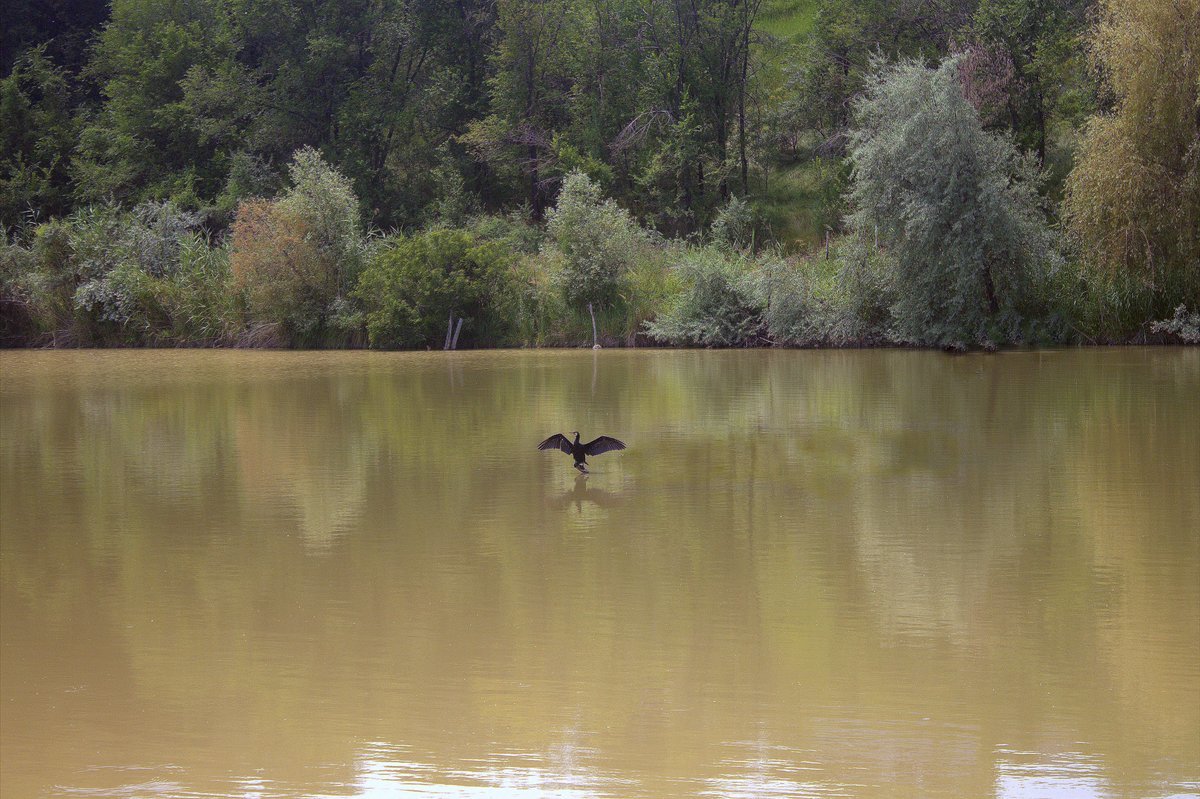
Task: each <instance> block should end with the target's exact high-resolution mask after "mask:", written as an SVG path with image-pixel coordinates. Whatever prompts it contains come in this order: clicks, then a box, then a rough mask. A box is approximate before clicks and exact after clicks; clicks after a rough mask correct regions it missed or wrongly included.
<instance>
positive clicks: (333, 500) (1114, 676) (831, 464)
mask: <svg viewBox="0 0 1200 799" xmlns="http://www.w3.org/2000/svg"><path fill="white" fill-rule="evenodd" d="M576 428H579V429H581V430H582V431H583V433H584V436H585V437H588V436H592V435H596V434H600V433H607V434H610V435H614V436H618V437H620V438H623V439H625V440H626V441H627V442H628V443H629V449H628V450H626V451H625V452H620V453H613V454H607V455H603V456H601V457H599V458H596V459H594V461H593V464H592V467H593V473H592V474H591V475H590V476H588V477H586V478H583V477H580V476H577V475H576V473H575V472H574V470H573V469H572V468H571V461H570V459H569V458H568V457H567V456H565V455H562V454H561V453H542V452H538V451H536V449H535V446H536V444H537V442H538V441H540V440H541V439H542V438H544V437H546V436H548V435H550V434H551V433H554V432H557V431H564V432H567V431H570V430H574V429H576ZM1198 793H1200V349H1167V348H1163V349H1136V348H1127V349H1112V350H1107V349H1094V350H1075V351H1042V352H1016V353H1003V354H998V355H990V356H989V355H978V356H976V355H970V356H959V357H955V356H946V355H942V354H939V353H928V352H903V351H865V352H787V351H763V352H666V351H620V352H618V351H603V352H597V353H593V352H591V351H582V352H553V351H543V352H459V353H452V354H444V353H432V354H426V353H421V354H388V353H361V352H360V353H328V354H324V353H271V352H233V351H221V352H149V351H137V352H111V351H110V352H6V353H3V354H0V794H2V795H3V796H4V797H5V799H9V798H10V797H11V799H22V797H78V796H87V797H100V796H105V797H200V796H204V797H213V796H218V797H226V796H228V797H261V798H265V797H409V796H415V797H466V798H470V799H473V798H474V797H488V798H489V799H490V798H491V797H517V798H518V799H522V798H524V797H568V798H571V797H579V798H582V797H693V796H714V797H771V796H780V797H870V798H872V799H873V798H874V797H881V798H882V797H888V798H889V799H891V798H893V797H993V796H994V797H1022V798H1034V797H1072V799H1075V798H1076V797H1089V798H1090V797H1166V796H1179V795H1184V796H1189V795H1193V796H1194V795H1196V794H1198Z"/></svg>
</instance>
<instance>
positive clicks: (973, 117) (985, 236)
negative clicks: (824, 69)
mask: <svg viewBox="0 0 1200 799" xmlns="http://www.w3.org/2000/svg"><path fill="white" fill-rule="evenodd" d="M958 71H959V59H957V58H950V59H947V60H946V61H943V62H942V64H941V65H940V66H939V67H938V68H937V69H928V68H926V67H924V66H923V65H922V64H921V63H920V62H917V61H902V62H900V63H899V64H896V65H893V66H887V67H883V68H881V69H879V70H878V71H877V72H876V73H875V75H874V76H873V77H872V78H871V80H870V82H869V83H868V85H867V91H866V93H865V94H864V95H863V97H862V98H861V99H859V100H858V101H857V102H856V103H855V107H854V120H855V126H854V128H853V129H852V130H851V132H850V157H851V159H852V161H853V163H854V183H853V188H852V189H851V193H850V201H851V203H852V206H853V208H854V211H853V212H852V214H851V216H850V223H851V225H852V226H853V227H854V228H855V229H856V230H857V231H859V233H860V235H864V236H869V235H872V234H873V231H874V229H875V227H876V226H878V231H879V236H880V243H881V244H883V245H886V246H887V247H888V248H889V249H890V250H891V256H892V261H893V266H894V269H895V275H896V291H897V300H896V303H895V305H894V306H893V309H892V310H893V314H894V316H895V320H896V325H897V333H898V335H899V336H900V338H901V339H903V340H906V341H911V342H914V343H919V344H936V345H941V346H967V345H972V344H983V343H987V342H994V343H999V342H1004V341H1019V340H1022V338H1023V335H1024V334H1023V323H1024V322H1025V318H1024V314H1025V311H1026V310H1027V308H1028V304H1029V302H1030V301H1031V295H1032V294H1033V291H1032V289H1033V286H1034V285H1035V283H1036V281H1038V280H1039V278H1040V274H1041V271H1042V268H1043V266H1044V265H1045V264H1047V263H1048V262H1049V261H1050V260H1051V259H1052V258H1053V257H1054V241H1053V239H1052V237H1051V234H1050V231H1049V229H1048V228H1047V226H1046V223H1045V221H1044V219H1043V217H1042V214H1041V210H1040V207H1039V200H1038V195H1037V187H1036V184H1037V175H1036V171H1035V169H1034V167H1033V165H1032V164H1031V163H1030V161H1029V160H1028V159H1027V158H1023V157H1022V156H1021V155H1020V154H1019V153H1018V152H1017V150H1016V149H1015V148H1014V146H1013V145H1012V143H1011V142H1010V141H1009V140H1007V139H1005V138H1002V137H999V136H996V135H994V134H989V133H986V132H985V131H984V130H983V128H982V126H981V124H980V121H979V116H978V115H977V114H976V112H975V110H974V109H973V108H972V107H971V106H970V104H968V103H967V102H966V100H965V99H964V98H963V95H962V91H961V88H960V82H959V74H958Z"/></svg>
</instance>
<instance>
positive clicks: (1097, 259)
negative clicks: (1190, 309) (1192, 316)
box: [1065, 0, 1200, 307]
mask: <svg viewBox="0 0 1200 799" xmlns="http://www.w3.org/2000/svg"><path fill="white" fill-rule="evenodd" d="M1100 10H1101V16H1100V23H1099V25H1098V26H1097V28H1096V30H1095V32H1094V34H1093V36H1092V39H1091V43H1090V44H1091V53H1092V57H1093V60H1094V63H1095V65H1096V67H1097V69H1098V70H1099V72H1100V74H1101V75H1103V76H1104V78H1105V79H1106V80H1107V82H1108V85H1109V86H1110V88H1111V90H1112V92H1113V95H1114V97H1115V106H1114V111H1113V113H1112V114H1106V115H1100V116H1097V117H1093V119H1092V120H1091V121H1090V123H1089V124H1088V126H1087V129H1086V132H1085V134H1084V137H1083V141H1082V144H1081V147H1080V151H1079V156H1078V163H1077V166H1076V168H1075V170H1074V171H1073V172H1072V174H1071V176H1070V179H1069V180H1068V186H1067V188H1068V197H1067V201H1066V208H1065V211H1066V217H1067V220H1068V224H1069V226H1070V229H1071V232H1072V234H1073V235H1074V237H1075V239H1076V241H1077V242H1078V243H1079V245H1080V247H1081V251H1082V253H1083V257H1084V258H1085V260H1087V261H1088V262H1089V263H1090V264H1092V265H1093V266H1095V267H1099V268H1100V269H1101V270H1103V271H1105V272H1108V273H1110V274H1114V273H1121V272H1128V273H1131V274H1133V275H1135V276H1137V277H1138V278H1140V280H1141V281H1142V282H1143V283H1144V284H1145V285H1146V287H1147V288H1149V289H1150V290H1152V291H1154V292H1155V293H1156V294H1157V295H1158V298H1159V300H1161V302H1159V303H1157V304H1161V305H1162V306H1164V307H1169V306H1171V305H1172V304H1173V303H1175V302H1176V301H1180V302H1182V301H1192V302H1194V301H1195V300H1196V298H1197V296H1198V295H1200V0H1101V3H1100Z"/></svg>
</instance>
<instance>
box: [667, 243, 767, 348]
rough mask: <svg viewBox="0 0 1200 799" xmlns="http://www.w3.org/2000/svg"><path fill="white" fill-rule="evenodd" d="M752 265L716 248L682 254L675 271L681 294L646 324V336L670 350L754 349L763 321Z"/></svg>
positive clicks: (690, 249) (689, 250) (676, 295)
mask: <svg viewBox="0 0 1200 799" xmlns="http://www.w3.org/2000/svg"><path fill="white" fill-rule="evenodd" d="M751 263H752V262H751V261H749V259H747V258H746V257H745V256H742V255H740V254H738V253H733V252H729V251H727V250H722V249H718V248H715V247H702V248H688V249H684V250H681V251H680V260H679V261H678V263H677V264H676V265H675V266H674V267H673V269H674V270H675V271H676V273H677V275H678V279H679V282H680V286H681V288H680V290H679V291H678V293H676V294H675V296H674V297H673V298H672V299H671V300H670V301H669V303H668V306H667V307H666V309H665V310H664V311H663V312H662V313H661V314H659V316H658V318H656V319H655V320H654V321H652V322H648V323H647V324H646V332H647V333H648V334H649V335H650V337H651V338H654V339H657V340H658V341H663V342H666V343H668V344H684V345H692V346H704V347H737V346H744V345H748V344H753V343H757V342H758V340H759V338H760V336H761V334H762V332H763V320H762V307H761V305H760V304H759V302H758V301H757V299H756V297H755V294H756V291H755V280H754V276H753V275H752V274H751V273H750V270H749V267H750V264H751Z"/></svg>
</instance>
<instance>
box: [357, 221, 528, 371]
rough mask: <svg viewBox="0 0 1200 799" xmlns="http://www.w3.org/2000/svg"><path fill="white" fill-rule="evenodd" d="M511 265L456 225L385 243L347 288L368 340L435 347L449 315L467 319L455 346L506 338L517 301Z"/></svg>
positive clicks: (503, 254) (502, 251) (373, 343)
mask: <svg viewBox="0 0 1200 799" xmlns="http://www.w3.org/2000/svg"><path fill="white" fill-rule="evenodd" d="M512 266H513V264H512V257H511V256H510V255H509V254H508V253H507V252H506V250H505V249H504V248H503V247H502V246H500V245H498V244H495V243H491V242H479V241H478V240H477V239H475V238H474V237H473V236H471V235H470V234H469V233H467V232H465V231H462V230H433V231H428V232H425V233H421V234H418V235H415V236H411V237H398V238H396V239H394V240H392V241H390V242H388V243H387V244H385V245H384V246H382V247H381V248H380V249H379V250H378V252H377V253H376V254H375V256H374V257H373V258H372V260H371V262H370V263H369V264H368V265H367V267H366V269H364V270H363V272H362V275H361V276H360V277H359V280H358V286H357V288H356V289H355V290H354V293H353V296H354V298H355V299H357V300H358V302H360V303H361V304H362V307H363V309H364V313H365V320H366V327H367V338H368V341H369V343H370V346H372V347H376V348H385V349H391V348H419V347H434V346H439V347H440V346H441V345H442V344H443V342H444V340H445V335H446V326H447V323H448V321H449V317H450V314H451V313H453V314H454V316H455V317H463V318H464V319H465V320H466V321H464V323H463V330H462V335H461V336H460V344H461V343H462V342H470V341H475V342H486V343H501V342H505V341H507V340H509V337H510V335H511V332H512V331H513V329H514V318H515V317H516V316H518V315H519V310H518V306H519V303H520V296H519V291H518V289H517V287H516V285H515V281H514V275H513V269H512ZM456 324H457V323H456Z"/></svg>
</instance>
